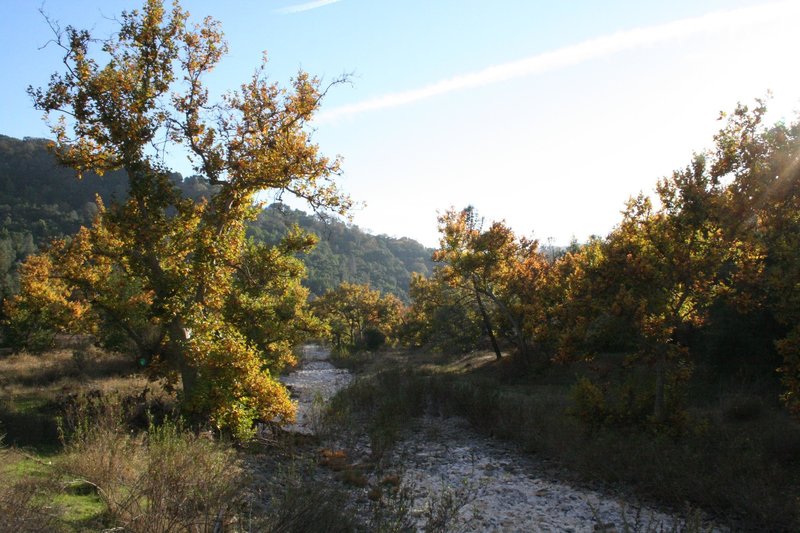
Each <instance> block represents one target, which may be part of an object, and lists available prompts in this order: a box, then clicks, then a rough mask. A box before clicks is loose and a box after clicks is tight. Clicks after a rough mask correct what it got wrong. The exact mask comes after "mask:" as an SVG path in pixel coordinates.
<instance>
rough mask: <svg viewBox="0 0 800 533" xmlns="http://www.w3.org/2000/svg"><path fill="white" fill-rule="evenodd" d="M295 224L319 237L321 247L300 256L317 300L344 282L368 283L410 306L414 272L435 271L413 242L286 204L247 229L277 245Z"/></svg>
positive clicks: (424, 252)
mask: <svg viewBox="0 0 800 533" xmlns="http://www.w3.org/2000/svg"><path fill="white" fill-rule="evenodd" d="M294 224H296V225H298V226H299V227H300V228H302V229H303V230H305V231H307V232H309V233H313V234H314V235H316V236H317V237H318V238H319V244H318V245H317V246H315V247H314V248H313V249H311V250H309V251H308V252H306V253H304V254H303V255H302V256H301V257H302V259H303V262H304V263H305V264H306V268H307V269H308V279H307V280H306V281H305V285H306V286H307V287H308V288H309V289H310V290H311V293H312V294H314V295H316V296H322V295H323V294H324V293H325V292H326V291H329V290H333V289H335V288H336V287H338V286H339V285H340V284H341V283H351V284H355V285H367V284H368V285H370V286H371V287H372V288H374V289H375V290H378V291H380V292H381V293H382V294H394V295H395V296H397V297H398V298H400V299H401V300H403V301H404V302H406V301H408V299H409V296H408V291H409V283H410V280H411V276H412V274H414V273H418V274H422V275H428V274H429V273H430V272H431V270H432V269H433V263H432V261H431V251H430V250H428V249H427V248H425V247H423V246H422V245H421V244H419V243H418V242H416V241H414V240H411V239H408V238H399V239H398V238H392V237H388V236H385V235H377V236H375V235H370V234H368V233H364V232H363V231H361V230H360V229H359V228H358V227H356V226H352V225H346V224H345V223H343V222H341V221H338V220H335V219H328V220H323V219H320V218H319V217H312V216H309V215H306V214H305V213H303V212H302V211H298V210H295V209H291V208H289V207H286V206H284V205H281V204H273V205H271V206H269V207H267V208H266V209H264V210H263V211H262V212H261V213H259V215H258V218H257V219H256V220H255V221H254V222H252V223H251V224H250V226H249V227H248V230H247V231H248V235H251V236H252V237H253V238H254V239H255V240H257V241H262V242H266V243H268V244H277V243H278V242H279V241H280V239H281V238H282V236H283V235H284V234H285V233H286V231H287V230H288V229H289V228H291V227H292V225H294Z"/></svg>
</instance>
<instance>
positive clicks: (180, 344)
mask: <svg viewBox="0 0 800 533" xmlns="http://www.w3.org/2000/svg"><path fill="white" fill-rule="evenodd" d="M188 339H189V331H188V330H187V328H186V327H185V325H184V323H183V320H181V319H180V318H175V319H173V320H172V322H170V325H169V344H168V346H167V349H166V353H167V357H168V359H169V361H170V363H171V364H173V365H174V366H175V367H176V368H177V369H178V371H179V372H180V374H181V385H182V386H183V397H184V399H189V398H191V397H192V395H193V394H194V391H195V389H196V387H197V380H198V375H197V368H195V367H194V366H192V365H191V364H189V361H188V360H187V359H186V341H187V340H188Z"/></svg>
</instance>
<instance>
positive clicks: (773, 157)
mask: <svg viewBox="0 0 800 533" xmlns="http://www.w3.org/2000/svg"><path fill="white" fill-rule="evenodd" d="M765 112H766V108H765V105H764V104H763V102H761V101H759V102H758V104H757V105H756V106H755V108H753V109H748V107H746V106H739V107H737V109H736V110H734V112H733V113H731V115H730V116H729V117H727V122H726V124H725V126H724V127H723V128H722V129H721V130H720V132H719V133H718V134H717V135H716V137H715V148H714V149H713V150H711V151H709V152H708V153H703V154H696V155H695V156H694V157H693V158H692V160H691V161H690V163H689V164H688V165H687V166H686V167H685V168H683V169H679V170H677V171H675V172H674V173H673V174H672V175H671V176H668V177H666V178H664V179H662V180H661V181H660V182H659V183H658V186H657V191H656V192H657V195H656V199H655V201H651V199H650V198H647V197H645V196H643V195H641V194H640V195H639V196H637V197H634V198H631V200H630V201H629V202H628V203H627V206H626V209H625V211H624V212H623V218H622V221H621V222H620V223H619V224H618V225H617V226H616V227H615V228H614V229H613V231H612V232H611V233H610V234H609V235H608V236H606V237H605V238H595V239H592V240H591V241H589V242H588V243H585V244H583V245H580V246H578V245H573V246H571V247H570V249H568V250H567V251H566V253H564V254H563V255H560V256H558V257H556V256H555V255H552V254H551V255H550V256H548V255H547V254H545V253H543V251H542V250H541V249H540V248H539V247H538V243H537V242H536V241H532V240H529V239H525V238H520V237H518V236H515V235H514V233H513V232H512V231H511V230H510V229H509V228H508V227H507V226H505V224H504V223H502V222H495V223H492V224H489V225H487V227H484V225H483V221H482V219H480V217H479V216H478V215H477V214H476V212H475V210H474V209H473V208H472V207H469V208H466V209H464V210H462V211H460V212H459V211H455V210H453V211H449V212H447V213H446V214H445V215H444V216H442V218H441V219H440V228H439V229H440V233H441V240H440V246H439V249H438V250H437V251H436V252H435V254H434V258H435V259H436V260H437V261H438V265H437V266H436V268H435V269H434V272H433V275H432V276H431V277H430V278H429V279H427V280H415V282H414V291H413V292H412V296H413V303H412V307H411V312H410V313H409V315H408V322H409V324H408V331H411V332H414V335H413V336H412V337H411V338H410V339H409V340H410V342H413V343H417V344H425V343H433V342H435V343H436V344H439V345H442V344H443V343H442V337H450V338H451V339H452V340H451V345H462V344H464V342H465V341H466V340H467V339H470V340H471V342H473V343H474V342H475V339H476V326H477V324H478V323H480V324H481V328H482V330H483V332H484V336H485V338H487V339H488V340H489V341H490V343H491V344H492V346H493V347H494V349H495V352H496V353H497V356H498V358H499V357H500V356H501V349H505V348H508V349H509V350H510V351H511V353H513V354H514V358H515V359H516V360H517V361H518V362H519V363H521V364H522V365H523V366H528V367H530V366H531V364H532V363H536V364H535V365H534V366H535V367H539V366H540V365H539V363H542V362H544V361H547V360H550V361H560V362H565V363H572V362H581V363H582V364H584V365H585V363H587V362H588V363H589V366H588V368H591V369H594V371H593V372H592V373H589V374H588V375H585V376H584V377H583V378H582V379H581V380H579V382H578V384H577V386H576V389H575V399H576V400H577V408H576V412H578V413H579V414H581V416H583V417H584V418H585V419H586V420H588V421H591V423H600V424H605V423H609V424H630V423H635V424H639V423H649V422H653V421H654V422H657V423H658V424H667V425H669V426H673V427H674V426H675V425H678V426H679V425H681V424H682V421H683V420H684V415H685V407H686V395H687V391H688V390H689V388H688V387H687V384H689V383H691V382H692V379H693V376H697V375H700V376H702V380H703V387H705V390H706V392H708V391H709V390H710V389H709V387H714V385H713V383H714V382H717V383H719V382H720V380H726V379H727V380H730V379H734V378H733V377H734V376H735V379H737V380H739V381H740V382H747V383H749V384H750V385H749V386H751V387H760V388H761V389H762V390H763V389H766V390H771V391H772V394H773V396H772V397H773V398H775V399H777V396H778V393H777V389H776V388H775V387H774V385H776V384H777V382H778V381H779V380H780V381H781V382H782V384H783V393H782V399H783V401H784V403H785V405H786V406H788V407H789V409H790V410H792V411H793V412H795V413H800V400H799V399H798V398H800V349H799V348H800V333H798V332H800V325H798V324H799V322H798V320H800V292H798V287H800V255H798V250H800V123H797V122H795V123H792V124H784V123H778V124H774V125H767V124H764V121H763V118H764V114H765ZM437 301H438V302H440V303H439V304H437ZM453 302H460V303H461V305H462V306H463V307H465V308H466V309H467V310H468V313H469V316H471V317H472V318H471V320H470V321H469V322H470V323H471V324H473V326H472V327H466V328H459V329H458V330H455V329H453V328H451V327H450V321H447V320H444V321H443V320H442V319H441V316H442V314H443V313H446V314H447V315H449V316H451V317H455V316H456V315H454V314H453ZM461 315H464V313H463V312H462V313H461ZM464 316H467V315H464ZM459 320H460V321H462V322H463V321H464V319H463V318H460V319H459ZM778 367H779V368H778ZM584 368H587V367H585V366H584ZM776 368H778V372H777V373H776V372H775V369H776ZM773 384H774V385H773ZM695 399H696V398H695Z"/></svg>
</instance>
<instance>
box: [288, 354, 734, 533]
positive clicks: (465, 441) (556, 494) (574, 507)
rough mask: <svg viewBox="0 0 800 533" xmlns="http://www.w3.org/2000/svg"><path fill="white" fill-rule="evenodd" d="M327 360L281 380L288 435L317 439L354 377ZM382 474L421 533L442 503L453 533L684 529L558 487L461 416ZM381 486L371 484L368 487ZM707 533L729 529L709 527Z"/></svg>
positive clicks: (410, 442) (627, 505) (412, 439)
mask: <svg viewBox="0 0 800 533" xmlns="http://www.w3.org/2000/svg"><path fill="white" fill-rule="evenodd" d="M327 358H328V352H327V350H325V349H324V348H322V347H320V346H315V345H309V346H306V347H305V348H304V351H303V354H302V364H301V366H300V368H299V369H298V370H296V371H294V372H292V373H291V374H289V375H288V376H286V377H285V378H284V383H285V384H286V385H287V386H288V387H289V389H290V390H291V391H292V396H293V398H294V399H295V401H297V403H298V418H297V423H296V424H295V425H294V426H293V427H292V428H290V430H291V431H295V432H299V433H305V434H314V433H315V431H316V430H317V427H318V426H317V424H318V413H319V412H320V408H321V406H322V405H324V403H325V402H326V401H327V400H329V399H330V398H331V397H332V396H333V395H334V394H335V393H336V391H338V390H339V389H341V388H343V387H345V386H347V384H349V383H350V381H352V379H353V377H352V375H351V374H350V373H349V372H347V371H346V370H342V369H338V368H336V367H334V366H333V365H332V364H331V363H330V362H328V361H327ZM356 448H357V450H358V449H360V452H361V453H363V454H364V456H365V457H366V456H368V455H369V450H368V449H366V448H368V444H366V443H365V441H364V439H362V441H361V444H359V445H358V446H357V447H356ZM356 453H358V452H356ZM383 470H384V471H392V470H394V471H396V472H400V473H401V477H402V486H404V487H407V489H408V490H409V493H410V494H411V497H412V498H413V505H412V516H413V517H414V518H415V520H416V523H417V526H418V529H420V530H422V529H423V525H424V524H425V523H426V520H430V516H431V509H433V508H434V507H435V506H436V505H437V504H438V505H439V508H442V507H445V508H447V509H448V510H449V512H451V514H452V515H453V517H452V519H451V521H450V528H449V530H452V531H469V532H484V531H486V532H501V531H502V532H506V531H520V532H538V531H552V532H570V531H571V532H599V531H606V532H611V531H619V532H622V531H654V532H655V531H681V530H683V529H684V528H685V523H684V520H683V518H681V517H679V516H676V515H672V514H669V513H667V512H662V511H659V510H657V509H655V508H652V507H649V506H647V505H642V504H639V503H637V502H635V501H633V500H632V499H631V497H629V496H628V497H625V496H621V495H620V494H613V493H609V492H603V491H600V490H593V489H589V488H585V487H579V486H576V485H571V484H569V483H566V482H563V481H560V480H558V469H556V468H553V467H552V466H551V465H549V464H548V463H547V461H544V460H541V459H539V458H536V457H534V456H531V455H528V454H524V453H522V452H520V451H519V450H517V449H516V448H515V447H514V445H512V444H509V443H505V442H500V441H497V440H494V439H491V438H489V437H485V436H482V435H479V434H477V433H476V432H475V431H473V430H472V429H471V428H470V427H469V424H468V423H467V422H466V421H464V420H462V419H459V418H440V417H432V416H426V417H421V418H420V419H419V420H417V421H416V422H415V424H414V429H413V431H411V432H409V433H408V436H407V437H405V438H404V439H401V440H400V442H398V443H397V444H396V445H395V446H394V447H393V449H392V451H391V452H389V454H388V455H387V457H385V458H384V467H383ZM378 481H379V480H378V479H373V480H371V485H372V484H377V483H378ZM366 490H367V489H364V494H362V495H361V499H362V500H364V498H365V496H366ZM702 530H704V531H726V529H725V528H723V527H721V526H718V525H715V524H713V523H710V522H707V521H706V522H704V523H703V525H702Z"/></svg>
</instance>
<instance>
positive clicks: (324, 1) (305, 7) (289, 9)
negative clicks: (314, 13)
mask: <svg viewBox="0 0 800 533" xmlns="http://www.w3.org/2000/svg"><path fill="white" fill-rule="evenodd" d="M339 1H341V0H316V1H315V2H306V3H305V4H295V5H293V6H286V7H282V8H281V9H276V10H275V11H276V12H277V13H283V14H284V15H288V14H291V13H300V12H302V11H311V10H312V9H317V8H318V7H323V6H327V5H329V4H335V3H336V2H339Z"/></svg>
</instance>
